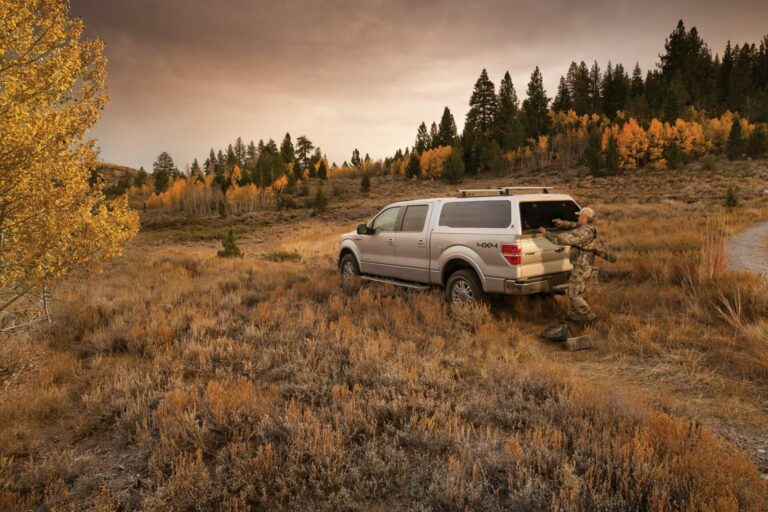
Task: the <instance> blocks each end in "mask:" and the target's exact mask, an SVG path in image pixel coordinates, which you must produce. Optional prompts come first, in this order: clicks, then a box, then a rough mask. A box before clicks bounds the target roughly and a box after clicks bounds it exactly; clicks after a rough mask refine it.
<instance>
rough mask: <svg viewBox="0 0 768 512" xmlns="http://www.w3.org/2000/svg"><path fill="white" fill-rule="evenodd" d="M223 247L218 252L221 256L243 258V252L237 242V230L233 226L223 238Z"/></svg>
mask: <svg viewBox="0 0 768 512" xmlns="http://www.w3.org/2000/svg"><path fill="white" fill-rule="evenodd" d="M221 245H222V249H221V250H220V251H219V252H217V253H216V255H217V256H219V257H220V258H242V257H243V252H242V251H241V250H240V248H239V247H238V246H237V242H235V230H234V229H232V228H231V227H230V228H229V231H228V232H227V234H226V235H224V238H223V239H222V240H221Z"/></svg>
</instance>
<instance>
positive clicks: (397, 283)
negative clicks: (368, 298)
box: [360, 276, 431, 290]
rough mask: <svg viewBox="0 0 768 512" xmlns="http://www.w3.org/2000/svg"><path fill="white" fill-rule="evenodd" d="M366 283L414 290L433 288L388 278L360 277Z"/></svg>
mask: <svg viewBox="0 0 768 512" xmlns="http://www.w3.org/2000/svg"><path fill="white" fill-rule="evenodd" d="M360 277H361V278H363V279H365V280H366V281H375V282H377V283H385V284H393V285H395V286H402V287H404V288H412V289H414V290H429V289H430V288H431V286H429V285H428V284H419V283H409V282H408V281H399V280H397V279H390V278H387V277H373V276H360Z"/></svg>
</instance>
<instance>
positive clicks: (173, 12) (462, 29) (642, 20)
mask: <svg viewBox="0 0 768 512" xmlns="http://www.w3.org/2000/svg"><path fill="white" fill-rule="evenodd" d="M72 14H74V15H80V16H82V18H83V19H84V21H85V23H86V25H87V26H88V34H89V35H91V36H98V37H100V38H102V39H103V40H104V41H105V43H106V45H107V49H106V54H107V57H108V58H109V78H108V90H109V95H110V98H111V102H110V105H109V106H108V107H107V108H106V110H105V112H104V115H103V117H102V121H101V122H100V123H99V125H98V126H97V127H96V128H95V129H94V131H93V135H94V136H96V137H97V138H98V139H99V141H100V145H101V146H102V155H103V158H104V159H105V160H108V161H114V162H119V163H124V164H127V165H135V166H138V165H144V166H145V167H148V166H150V165H151V163H152V161H153V160H154V158H155V156H156V155H157V154H158V153H160V151H164V150H167V151H169V152H171V154H172V155H173V156H174V158H175V159H176V160H177V162H178V163H179V164H180V165H183V163H184V162H191V160H192V158H193V157H198V158H203V157H205V155H207V152H208V149H209V148H210V147H211V146H213V147H215V148H218V147H222V146H225V145H226V144H227V143H229V142H231V141H232V140H234V138H236V137H237V136H242V137H243V138H245V139H246V140H250V139H254V140H258V139H259V138H264V139H267V138H269V137H272V138H275V139H276V140H278V141H279V140H280V139H281V138H282V136H283V135H284V134H285V132H286V131H290V132H291V134H292V135H293V136H294V137H295V136H297V135H300V134H306V135H308V136H309V137H310V138H311V139H312V140H313V141H314V142H315V143H316V144H318V145H320V146H321V147H322V148H323V150H324V151H325V152H326V153H327V154H328V156H329V158H331V159H332V160H335V161H338V162H339V163H340V162H341V161H342V160H344V159H348V158H349V156H350V154H351V152H352V149H353V148H354V147H359V148H360V150H361V151H362V152H363V153H365V152H369V153H370V154H371V156H374V157H379V156H385V155H387V154H391V153H392V152H393V151H394V150H395V149H396V148H397V147H403V146H406V145H410V144H412V142H413V140H412V139H413V138H414V135H415V131H416V126H417V125H418V123H419V122H421V121H427V122H428V123H429V122H431V121H432V120H438V119H439V116H440V114H441V113H442V109H443V106H445V105H448V106H449V108H451V110H452V111H453V113H454V115H455V116H456V120H457V123H458V124H459V126H461V125H462V121H463V116H464V114H465V112H466V108H467V107H466V104H467V101H468V98H469V94H470V92H471V88H472V85H473V84H474V81H475V80H476V78H477V76H478V74H479V73H480V70H481V69H482V68H484V67H485V68H487V69H488V72H489V74H490V75H491V77H492V80H493V81H494V82H496V83H498V81H499V79H500V78H501V76H502V75H503V73H504V71H506V70H509V71H510V73H511V74H512V78H513V81H514V83H515V86H516V88H517V91H518V95H519V96H520V97H521V99H522V98H523V97H524V95H525V86H526V83H527V81H528V77H529V75H530V72H531V70H532V69H533V67H534V66H535V65H538V66H539V67H540V68H541V69H542V72H543V74H544V78H545V85H546V87H547V89H548V91H549V93H550V95H553V94H554V91H555V85H556V83H557V80H558V79H559V76H560V75H561V74H563V73H565V70H566V68H567V65H568V63H569V62H570V61H571V60H576V61H579V60H586V61H588V62H591V61H592V60H595V59H596V60H598V61H599V62H600V63H601V65H603V66H604V65H605V64H606V63H607V61H608V60H611V61H613V62H614V63H615V62H623V63H624V64H625V66H626V67H629V68H631V67H632V66H633V65H634V63H635V61H638V62H639V63H640V65H641V66H642V67H643V70H645V69H647V68H648V67H649V66H651V65H653V64H654V63H655V62H656V61H657V56H658V54H659V53H660V52H661V51H662V50H663V43H664V38H665V37H666V36H667V35H668V34H669V32H671V30H672V29H673V28H674V26H675V24H676V23H677V20H678V19H679V18H683V19H684V20H686V24H687V25H696V26H697V27H698V28H699V31H700V33H701V34H702V36H703V37H704V39H705V40H706V41H707V42H708V43H709V44H710V47H711V48H713V51H721V49H722V47H723V46H724V44H725V41H726V39H732V40H734V41H750V42H757V41H758V40H759V39H760V38H761V37H762V36H763V35H764V32H765V31H766V29H765V27H764V23H762V21H763V20H765V19H766V18H767V17H768V4H755V3H754V2H747V1H732V2H730V3H729V4H728V5H727V6H723V4H722V3H721V2H710V1H704V2H701V1H698V2H695V1H692V0H687V1H677V2H670V1H667V2H662V1H651V2H645V3H643V4H640V3H637V2H616V1H602V0H594V1H589V2H572V1H560V0H558V1H554V0H550V1H540V2H509V1H501V0H493V1H478V2H466V1H458V0H446V1H437V0H410V1H408V0H391V1H384V0H358V1H352V0H330V1H325V2H319V1H309V0H305V1H299V0H287V1H284V2H274V3H270V2H263V1H258V0H227V1H219V2H212V1H203V0H124V1H104V0H73V2H72Z"/></svg>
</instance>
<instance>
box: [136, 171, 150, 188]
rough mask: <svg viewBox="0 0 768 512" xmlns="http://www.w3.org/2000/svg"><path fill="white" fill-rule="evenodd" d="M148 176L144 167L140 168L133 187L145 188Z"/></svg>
mask: <svg viewBox="0 0 768 512" xmlns="http://www.w3.org/2000/svg"><path fill="white" fill-rule="evenodd" d="M148 176H149V175H148V174H147V171H145V170H144V167H143V166H142V167H139V172H137V173H136V177H135V178H134V179H133V186H134V187H137V188H141V187H143V186H144V185H145V184H146V183H147V178H148Z"/></svg>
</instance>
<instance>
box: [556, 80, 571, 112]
mask: <svg viewBox="0 0 768 512" xmlns="http://www.w3.org/2000/svg"><path fill="white" fill-rule="evenodd" d="M571 108H573V104H572V102H571V92H570V91H569V90H568V84H567V83H566V81H565V77H564V76H561V77H560V83H559V84H558V86H557V94H556V95H555V100H554V101H553V102H552V110H554V111H555V112H567V111H568V110H570V109H571Z"/></svg>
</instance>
